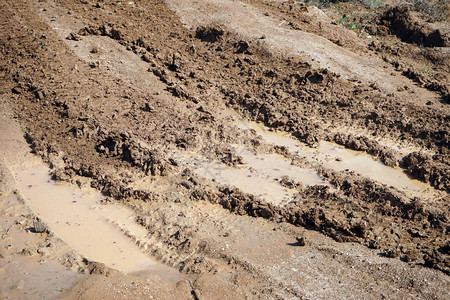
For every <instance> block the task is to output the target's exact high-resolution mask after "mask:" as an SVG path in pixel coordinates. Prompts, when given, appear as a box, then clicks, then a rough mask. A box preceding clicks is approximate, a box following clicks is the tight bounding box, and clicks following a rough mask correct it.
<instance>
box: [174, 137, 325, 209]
mask: <svg viewBox="0 0 450 300" xmlns="http://www.w3.org/2000/svg"><path fill="white" fill-rule="evenodd" d="M235 151H236V154H237V155H239V156H240V157H242V158H243V164H241V165H237V166H233V167H230V166H227V165H225V164H223V163H221V162H218V161H210V160H207V159H206V158H204V157H202V156H201V155H198V154H197V153H183V154H178V155H177V156H176V157H177V158H178V159H179V160H181V161H183V162H184V163H186V164H188V165H190V167H192V168H193V169H194V172H195V173H196V174H197V175H198V176H201V177H204V178H207V179H210V180H213V181H215V182H217V183H219V184H223V185H230V186H234V187H237V188H239V189H240V190H242V191H243V192H246V193H250V194H254V195H256V196H258V197H261V198H263V199H264V200H266V201H267V202H270V203H272V204H276V205H281V204H284V203H287V201H289V200H290V199H291V197H292V196H293V195H294V194H295V193H296V190H295V189H289V188H285V187H283V186H282V185H281V184H280V183H279V182H280V180H281V179H282V178H283V177H285V176H289V178H290V179H293V180H295V181H297V182H302V183H303V184H304V185H306V186H309V185H316V184H318V185H328V184H327V183H326V182H324V181H323V180H322V179H321V178H320V177H319V176H318V175H317V173H316V172H315V171H313V170H310V169H303V168H299V167H296V166H293V165H292V164H291V163H290V162H289V161H288V160H286V159H285V158H284V157H282V156H281V155H276V154H254V153H252V152H251V151H250V150H248V149H247V148H245V147H243V146H239V145H236V146H235Z"/></svg>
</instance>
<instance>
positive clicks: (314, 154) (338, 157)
mask: <svg viewBox="0 0 450 300" xmlns="http://www.w3.org/2000/svg"><path fill="white" fill-rule="evenodd" d="M236 126H237V127H238V128H240V129H243V130H250V129H253V130H255V131H256V133H257V134H258V135H260V136H261V137H262V138H263V139H264V140H265V141H266V142H268V143H272V144H275V145H278V146H284V147H286V148H288V149H289V151H290V152H292V153H295V154H298V155H301V156H303V157H305V159H307V160H309V161H312V162H320V163H321V164H322V165H323V166H324V167H327V168H331V169H334V170H336V171H343V170H350V171H354V172H357V173H359V174H360V175H362V176H365V177H368V178H371V179H373V180H375V181H377V182H380V183H382V184H386V185H388V186H393V187H395V188H397V189H399V190H404V191H406V192H409V193H413V194H415V195H421V196H427V195H428V196H431V195H432V193H433V192H434V191H433V190H434V189H433V188H432V187H430V186H429V185H427V184H425V183H423V182H420V181H418V180H415V179H411V178H409V177H408V176H407V175H406V174H405V173H404V172H403V170H401V169H398V168H392V167H388V166H386V165H385V164H383V163H381V162H380V161H377V160H376V159H374V158H373V157H372V156H370V155H368V154H366V153H365V152H362V151H354V150H349V149H346V148H345V147H343V146H341V145H338V144H335V143H331V142H326V141H321V142H320V144H319V147H318V148H311V147H308V146H307V145H306V144H304V143H301V142H300V141H298V140H296V139H294V138H292V137H291V136H290V135H289V134H287V133H278V132H273V131H270V130H269V129H268V128H266V127H264V126H262V125H260V124H258V123H256V122H245V123H243V122H239V123H236Z"/></svg>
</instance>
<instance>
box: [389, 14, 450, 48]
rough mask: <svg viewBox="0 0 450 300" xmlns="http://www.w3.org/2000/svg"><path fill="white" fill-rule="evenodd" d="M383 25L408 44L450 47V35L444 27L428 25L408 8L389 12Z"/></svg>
mask: <svg viewBox="0 0 450 300" xmlns="http://www.w3.org/2000/svg"><path fill="white" fill-rule="evenodd" d="M381 24H383V25H387V27H389V30H390V31H391V32H392V33H394V34H395V35H397V36H398V37H399V38H400V39H402V40H403V41H405V42H407V43H415V44H421V45H424V46H425V47H449V46H450V34H449V32H448V29H447V30H446V29H445V27H444V26H443V25H440V24H432V23H427V22H426V21H424V20H422V19H421V18H419V17H418V16H417V14H414V12H413V11H411V10H410V9H409V8H408V7H405V6H397V7H394V8H392V9H390V10H388V11H387V12H386V13H385V14H384V16H383V17H382V18H381Z"/></svg>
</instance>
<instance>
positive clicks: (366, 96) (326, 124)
mask: <svg viewBox="0 0 450 300" xmlns="http://www.w3.org/2000/svg"><path fill="white" fill-rule="evenodd" d="M355 9H356V10H359V11H360V12H361V13H360V14H356V13H355ZM352 12H353V13H354V14H353V15H352ZM0 13H1V15H2V18H1V20H0V29H1V31H0V53H1V55H0V62H1V64H0V76H1V83H2V84H1V86H0V97H1V101H2V103H4V105H3V106H2V109H3V110H4V111H3V113H5V112H6V110H7V108H6V107H8V109H10V110H11V115H13V116H14V118H15V119H16V120H17V121H18V122H19V123H20V125H21V128H22V131H23V134H24V137H25V138H26V141H27V142H28V143H29V145H30V149H31V152H32V153H34V154H35V155H37V156H39V157H40V158H41V159H42V160H43V161H44V162H45V163H46V164H47V165H48V166H49V168H50V171H51V174H52V176H53V178H54V179H55V180H57V181H64V182H68V183H71V184H74V185H78V186H81V185H82V182H88V185H89V186H90V187H92V188H95V189H97V190H98V191H99V192H101V193H102V194H103V195H104V197H105V199H104V201H103V202H104V204H105V205H108V204H116V205H118V204H120V205H123V206H126V207H127V208H129V209H131V210H132V211H133V213H134V214H135V220H134V221H135V223H136V224H138V225H139V226H140V227H142V228H143V229H145V230H146V231H147V232H148V234H147V237H146V240H145V247H144V246H143V245H144V241H143V240H141V239H137V238H136V237H134V239H133V236H132V234H128V237H129V238H130V239H133V241H134V242H136V243H137V244H138V245H140V246H141V250H142V252H143V253H146V254H148V256H149V257H153V258H154V259H156V260H158V261H159V262H162V263H163V264H165V265H166V266H169V267H170V268H173V269H174V270H176V271H177V272H179V273H180V278H177V279H176V280H175V279H174V278H173V277H170V278H167V277H164V276H162V275H161V276H158V277H157V278H154V277H151V276H150V275H149V274H148V273H149V272H145V271H142V272H140V273H139V272H138V273H133V274H125V273H121V272H117V271H115V270H114V269H112V268H109V267H106V266H105V265H103V264H101V263H102V262H92V261H88V260H86V259H84V260H83V258H82V256H83V253H80V254H76V255H72V256H73V257H76V259H75V258H73V259H72V260H73V261H74V263H73V266H71V267H72V269H73V270H79V271H81V272H83V273H87V274H92V275H90V276H87V275H83V277H82V278H81V275H80V274H78V275H77V276H78V277H76V278H75V277H73V278H74V279H73V281H74V282H75V281H76V280H79V281H78V282H77V283H74V284H73V285H72V287H68V288H67V289H68V291H65V294H64V297H66V298H73V299H79V298H84V299H96V298H108V299H110V298H111V297H113V296H115V297H116V298H125V297H128V298H130V297H133V298H136V299H138V298H143V299H144V298H145V299H148V297H149V296H150V295H151V296H152V297H154V298H160V299H169V298H173V299H184V298H186V299H212V298H220V299H227V298H229V299H241V298H267V299H287V298H291V299H293V298H305V299H319V298H324V299H325V298H327V299H330V298H339V299H349V298H360V297H362V298H370V299H372V298H373V299H379V298H383V297H386V298H409V297H418V298H433V297H435V298H440V299H443V298H445V297H448V290H449V289H448V287H449V283H450V282H449V278H448V275H449V272H450V260H449V259H450V256H449V248H450V240H449V228H450V227H449V226H450V221H449V203H450V202H449V200H450V197H449V192H450V159H449V155H450V151H449V146H450V122H449V120H450V109H449V101H450V99H449V95H450V94H449V93H450V85H449V73H448V70H449V68H450V66H449V62H450V60H449V49H450V48H449V46H450V44H449V43H450V42H449V30H448V28H449V25H448V22H446V21H442V20H441V19H436V18H434V19H433V18H431V17H430V16H428V17H427V15H426V14H425V13H424V12H419V11H417V10H414V7H413V6H408V5H404V6H388V5H386V6H378V7H376V8H373V7H365V6H357V5H356V4H354V3H347V2H346V3H340V4H336V6H326V7H323V8H322V9H319V8H317V7H315V6H312V5H308V4H303V3H299V2H297V1H269V0H257V1H247V0H242V1H231V0H219V1H213V0H196V1H191V0H167V1H162V0H158V1H138V0H135V1H91V0H79V1H68V0H67V1H66V0H53V1H51V0H43V1H27V0H17V1H3V2H1V3H0ZM362 16H365V17H364V18H363V17H362ZM2 117H3V118H6V117H5V115H3V116H2ZM5 120H6V119H5ZM239 124H241V125H239ZM242 124H244V126H242ZM255 124H257V125H255ZM255 126H258V127H255ZM258 128H259V129H258ZM264 132H265V133H266V134H270V133H271V134H273V135H274V136H275V135H276V136H278V137H280V138H282V139H288V140H290V141H292V140H294V141H295V142H296V143H298V145H301V147H303V148H304V149H308V150H307V151H306V154H305V153H299V152H296V151H294V150H293V148H292V147H289V146H288V145H287V144H283V143H282V142H279V143H277V142H276V141H275V142H274V141H269V140H267V139H265V138H264V134H263V133H264ZM4 134H5V133H4V132H2V135H4ZM2 139H4V140H5V141H6V140H7V138H6V137H5V136H2ZM323 145H334V146H333V147H335V148H339V147H342V149H346V150H342V151H350V150H352V151H353V150H354V151H353V152H351V153H353V155H354V156H363V155H366V156H367V157H369V158H370V159H372V160H375V161H376V162H378V163H379V164H380V165H382V164H383V165H384V167H386V168H388V169H387V170H388V171H389V170H392V171H400V172H402V173H403V174H406V175H407V176H408V180H410V181H411V182H413V183H415V184H416V185H417V186H420V187H421V188H420V189H418V190H410V189H408V188H403V187H401V186H397V185H395V184H392V185H391V184H387V183H386V182H385V181H383V180H382V179H383V178H381V180H380V179H378V178H375V177H373V176H370V175H367V174H363V173H364V172H357V171H355V170H354V169H352V168H351V167H349V168H345V169H339V168H336V167H333V164H331V163H329V162H330V161H334V162H340V161H342V160H345V158H340V157H334V156H333V155H328V156H327V155H325V156H320V155H319V154H317V153H318V152H317V151H320V149H322V148H321V147H322V146H323ZM299 147H300V146H299ZM244 148H245V149H247V150H248V152H249V153H252V154H254V155H255V156H256V157H261V156H262V155H267V157H271V158H274V159H275V158H276V159H278V160H279V161H283V162H287V163H288V164H290V165H291V166H292V167H298V168H302V169H307V170H309V172H312V173H314V174H316V176H318V177H319V178H320V180H321V182H320V183H317V184H305V183H304V182H302V181H301V180H298V179H293V178H289V176H281V177H277V176H278V175H274V174H280V173H283V172H284V171H286V170H284V169H283V168H284V167H281V166H285V164H281V163H280V165H279V166H274V167H273V168H272V171H270V170H269V171H268V170H266V169H264V171H261V168H260V169H258V167H257V166H256V164H252V162H249V157H250V156H249V155H247V154H246V153H247V152H245V151H242V149H244ZM0 149H1V148H0ZM339 149H340V148H339ZM5 151H6V150H5ZM9 151H10V150H9ZM308 153H309V154H308ZM313 153H315V155H316V156H314V155H313ZM310 154H311V155H310ZM4 157H6V156H4ZM3 160H4V161H3V162H1V163H2V165H1V166H2V169H1V170H5V171H4V174H7V171H6V170H7V169H8V167H10V165H11V162H9V161H8V160H7V159H6V158H4V159H3ZM267 160H268V159H267ZM200 169H202V170H204V172H203V173H202V172H200V171H199V170H200ZM1 170H0V171H1ZM217 170H219V171H217ZM220 170H223V171H220ZM243 170H244V171H243ZM296 170H297V169H296ZM359 170H361V169H359ZM235 171H239V172H247V171H248V174H245V176H244V177H248V178H250V179H249V180H251V179H253V178H256V177H258V178H259V179H260V180H262V181H258V182H267V186H264V184H262V183H260V187H261V190H263V189H265V188H267V189H268V193H267V194H264V193H262V192H261V193H259V192H255V189H248V190H247V189H246V186H245V185H242V186H237V184H239V182H237V183H236V184H233V183H230V182H233V181H231V179H233V178H232V177H233V176H237V175H233V174H237V173H233V172H235ZM2 172H3V171H2ZM2 172H0V175H2V174H3V173H2ZM261 172H265V173H264V174H266V175H267V176H266V175H264V176H263V175H261V174H262V173H261ZM271 172H272V173H271ZM227 174H231V175H227ZM389 174H390V173H389ZM392 174H394V173H392ZM2 176H3V177H1V178H0V179H2V180H1V181H0V184H2V185H3V186H8V185H9V184H10V183H8V180H9V179H7V176H6V175H2ZM8 176H9V175H8ZM11 176H12V175H11ZM227 176H228V177H229V178H227ZM387 176H388V177H389V176H391V175H387ZM392 176H393V175H392ZM291 177H292V176H291ZM80 178H84V180H85V181H80ZM268 178H269V179H268ZM228 179H230V180H228ZM244 179H245V178H244ZM244 179H242V180H238V181H244ZM274 179H275V180H274ZM389 179H391V178H389ZM264 180H265V181H264ZM235 181H236V180H235ZM394 181H395V180H394ZM272 186H274V188H273V189H272ZM0 187H1V186H0ZM258 189H259V186H258V185H257V188H256V190H258ZM273 190H277V191H278V190H281V191H283V192H285V193H286V195H288V196H286V198H283V199H284V200H282V201H281V200H280V201H274V199H272V198H271V196H270V195H271V194H270V192H273ZM2 191H3V192H2V193H0V196H1V197H3V198H2V199H4V201H10V202H11V201H15V200H14V199H13V198H14V197H13V198H11V197H12V196H11V195H13V194H11V193H13V191H14V188H8V189H6V188H4V190H2ZM268 195H269V196H268ZM8 197H9V198H8ZM5 199H7V200H5ZM11 199H12V200H11ZM280 199H281V198H280ZM5 203H6V202H5ZM8 203H9V202H8ZM15 205H18V206H20V205H23V206H24V207H25V206H26V204H25V203H22V202H20V201H19V202H17V203H16V204H15ZM55 213H56V212H55ZM18 216H20V215H19V214H13V215H12V216H11V220H10V221H11V222H14V220H13V219H14V218H16V217H18ZM20 217H21V218H23V219H24V220H25V221H23V222H24V223H21V225H20V226H17V228H19V229H20V228H22V229H23V228H25V227H26V226H25V225H27V226H28V224H31V223H30V222H32V221H31V220H32V218H34V216H33V214H32V213H29V214H25V215H22V216H20ZM27 222H28V223H27ZM22 224H25V225H22ZM16 225H17V224H16ZM5 229H6V228H5ZM19 229H17V231H18V232H19V231H20V230H19ZM17 234H18V233H17ZM56 234H57V232H56ZM52 238H53V239H54V240H51V239H52ZM2 239H3V237H2ZM39 239H40V240H42V241H41V243H44V242H46V243H47V244H48V243H53V244H55V243H61V245H63V244H64V243H63V242H62V241H59V240H56V237H54V236H53V233H52V234H51V235H50V237H46V234H45V233H43V234H42V235H41V236H39ZM56 241H57V242H56ZM36 243H37V242H36ZM64 247H68V249H70V245H64V246H61V248H64ZM8 249H9V248H8ZM64 249H66V248H64ZM1 251H3V250H1ZM69 252H70V251H69V250H67V253H69ZM5 253H6V252H5ZM6 254H7V255H6ZM6 254H4V255H2V252H0V259H3V257H7V256H8V255H14V253H12V252H11V251H10V252H8V253H6ZM61 255H62V254H61ZM72 256H70V257H72ZM60 257H62V256H60ZM60 260H61V259H60ZM54 261H57V260H56V259H55V260H54ZM2 263H3V262H2ZM75 266H76V268H75ZM42 272H46V271H45V269H44V267H43V269H42ZM60 272H61V274H66V273H63V271H62V270H61V271H60ZM74 274H77V273H74ZM16 276H19V277H20V274H19V275H16ZM64 276H68V275H64ZM74 276H75V275H74ZM80 278H81V280H80ZM149 278H150V279H149ZM67 282H69V281H67ZM70 283H71V284H72V282H71V281H70ZM5 291H6V292H5V293H4V295H3V294H0V295H1V296H5V298H8V297H9V298H14V297H15V296H17V295H22V294H20V293H19V294H17V290H15V289H14V288H11V289H10V290H9V291H10V292H8V290H7V289H6V288H5ZM11 291H13V292H11ZM61 295H62V294H61ZM445 295H447V296H445Z"/></svg>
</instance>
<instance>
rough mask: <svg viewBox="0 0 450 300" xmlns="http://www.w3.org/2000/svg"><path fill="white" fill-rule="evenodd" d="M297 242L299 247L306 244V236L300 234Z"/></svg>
mask: <svg viewBox="0 0 450 300" xmlns="http://www.w3.org/2000/svg"><path fill="white" fill-rule="evenodd" d="M297 244H298V245H299V246H301V247H303V246H306V238H305V236H303V235H301V236H298V237H297Z"/></svg>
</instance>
